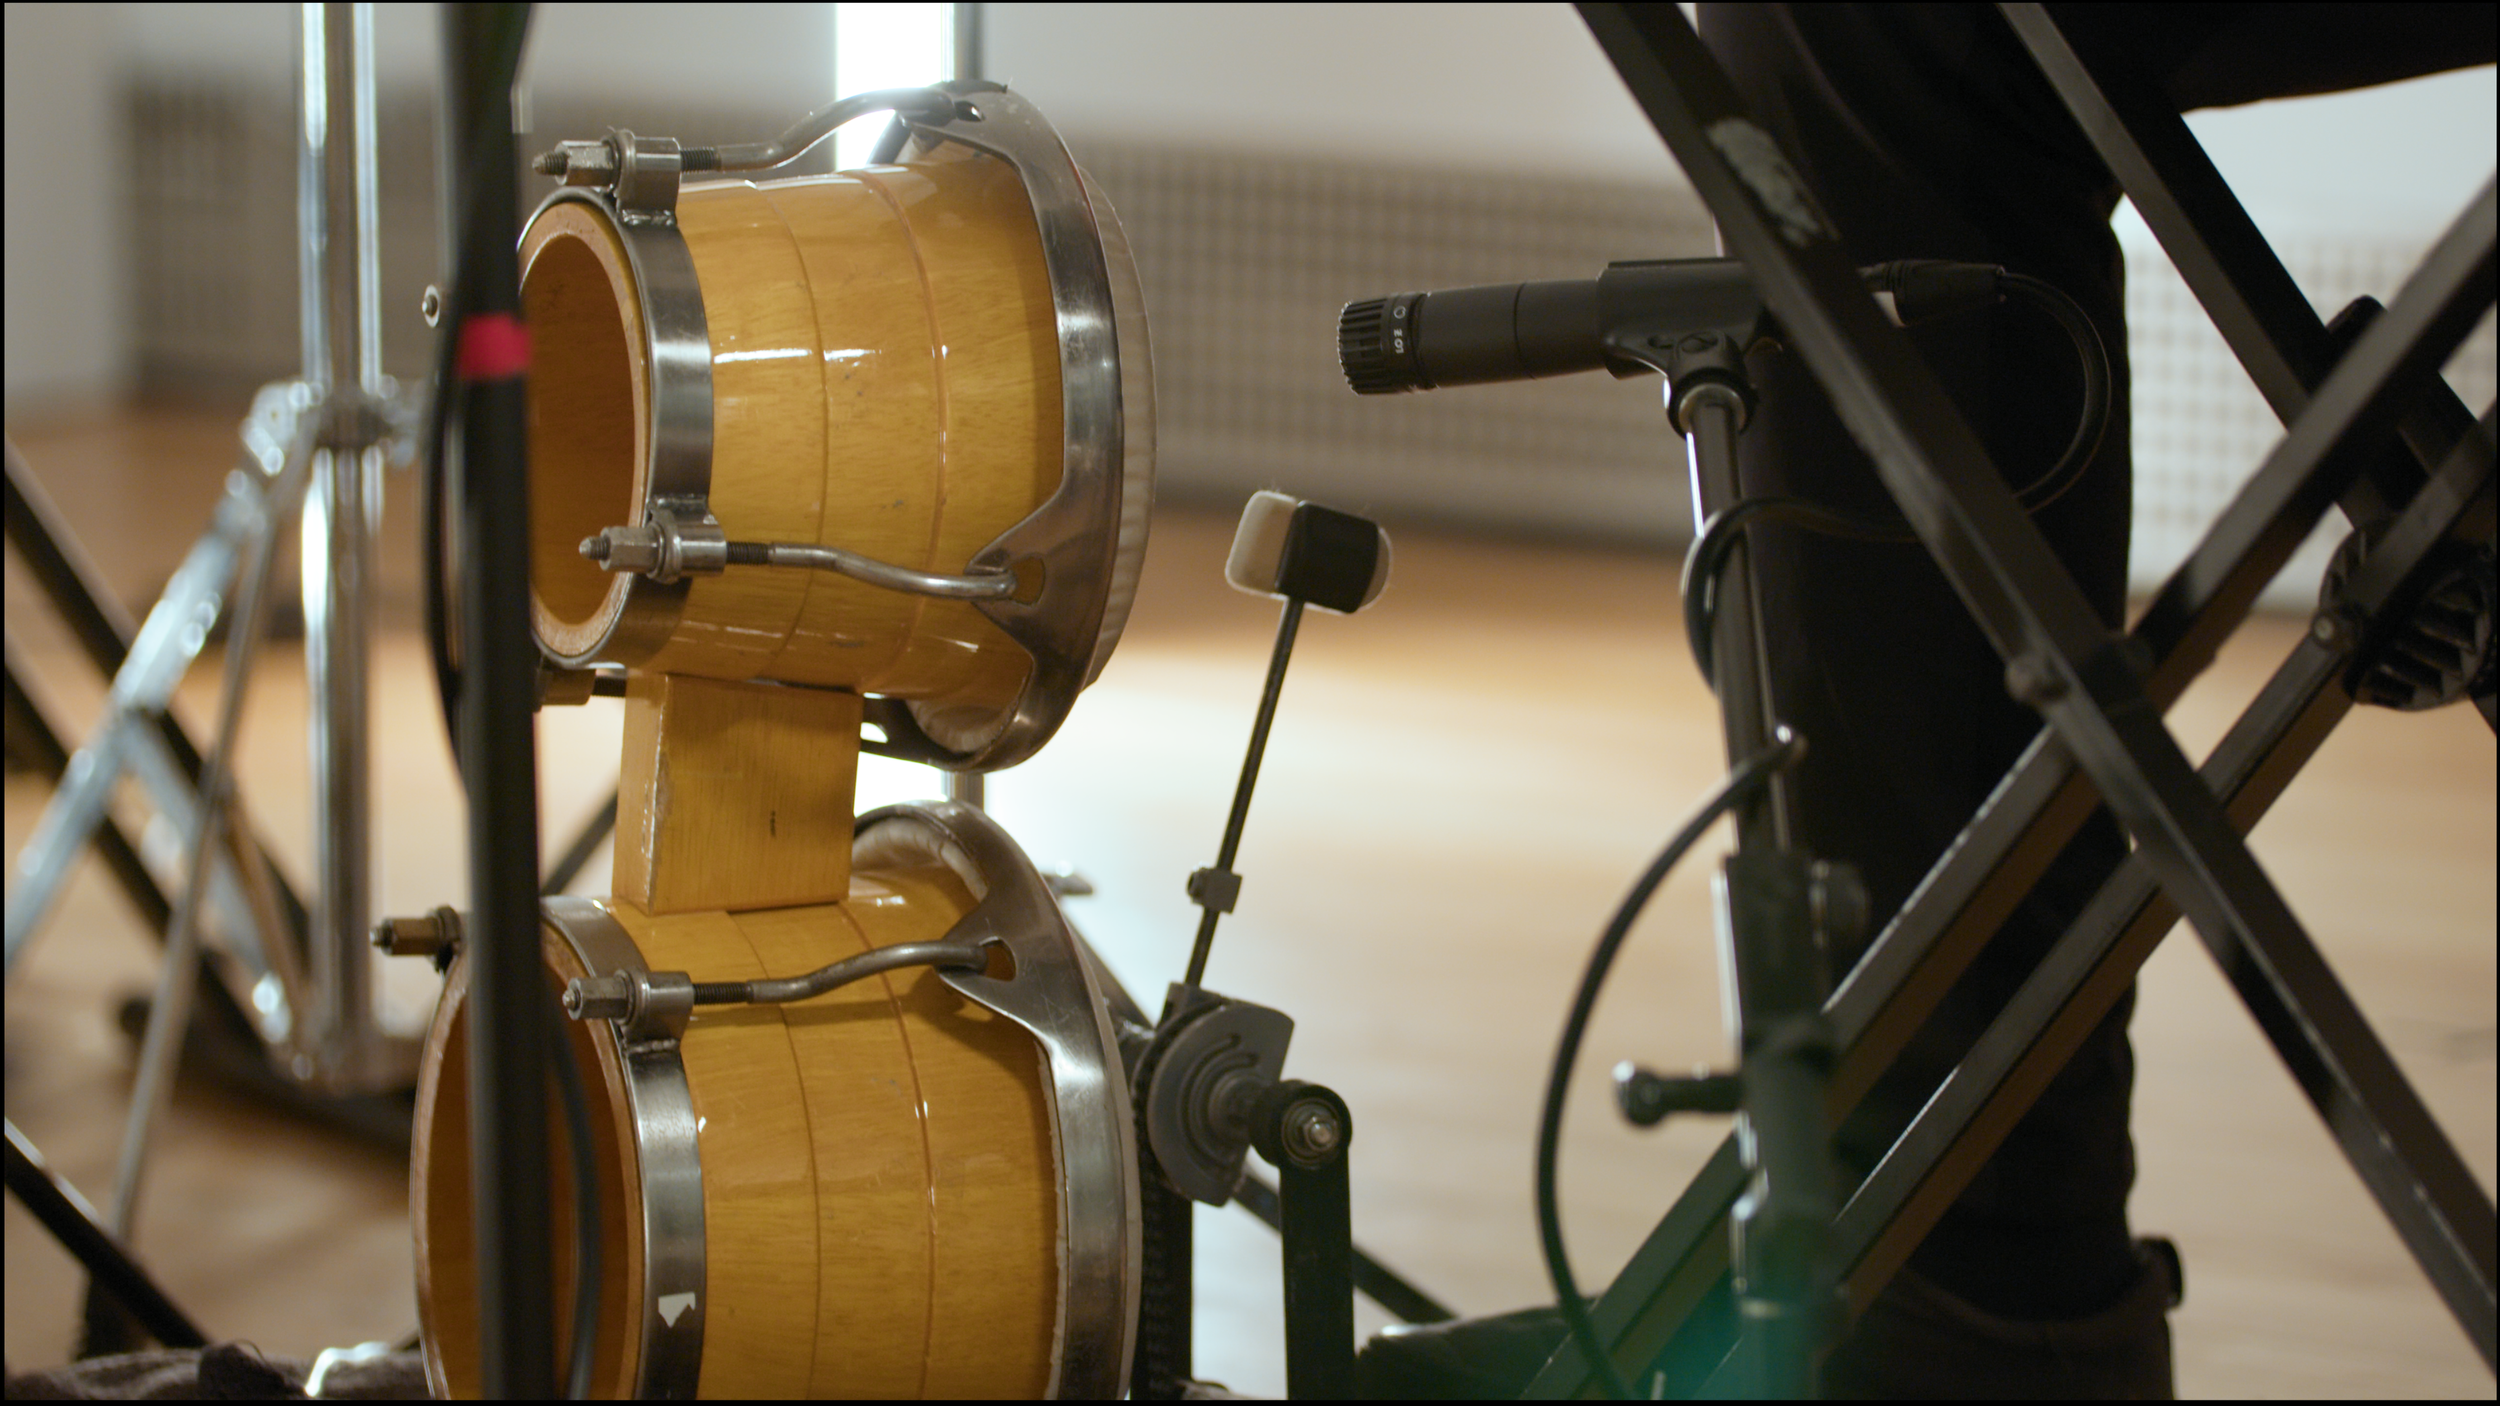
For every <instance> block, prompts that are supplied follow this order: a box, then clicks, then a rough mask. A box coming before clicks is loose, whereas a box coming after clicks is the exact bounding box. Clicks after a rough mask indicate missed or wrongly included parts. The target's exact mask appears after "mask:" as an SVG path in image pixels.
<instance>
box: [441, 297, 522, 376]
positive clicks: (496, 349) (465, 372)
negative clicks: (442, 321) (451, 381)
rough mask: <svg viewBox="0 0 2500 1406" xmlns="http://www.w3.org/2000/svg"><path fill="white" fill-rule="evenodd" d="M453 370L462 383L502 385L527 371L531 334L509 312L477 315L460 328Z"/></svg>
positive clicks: (519, 320)
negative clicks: (501, 383) (458, 344)
mask: <svg viewBox="0 0 2500 1406" xmlns="http://www.w3.org/2000/svg"><path fill="white" fill-rule="evenodd" d="M454 367H455V369H456V370H457V371H458V372H459V374H460V379H461V380H464V381H501V380H507V379H509V378H511V377H514V376H518V375H521V374H522V373H523V372H526V371H528V370H529V367H530V330H529V328H528V327H526V326H524V325H523V324H522V322H521V319H519V318H517V317H514V316H513V315H512V314H510V313H508V312H489V313H480V314H478V315H477V316H475V317H472V318H470V319H469V320H468V321H467V322H465V323H463V324H461V328H460V355H459V357H458V358H457V359H456V360H455V362H454Z"/></svg>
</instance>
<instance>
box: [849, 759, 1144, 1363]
mask: <svg viewBox="0 0 2500 1406" xmlns="http://www.w3.org/2000/svg"><path fill="white" fill-rule="evenodd" d="M927 863H938V864H943V865H945V866H946V867H947V868H949V869H951V870H953V871H954V872H955V875H956V877H958V878H960V879H961V880H963V883H964V886H965V887H966V888H967V889H969V890H971V892H972V895H973V898H974V900H975V904H974V907H973V909H972V911H971V912H969V913H966V914H965V915H964V916H963V918H962V920H961V921H959V922H957V923H956V924H955V926H954V928H953V929H952V930H950V931H949V932H948V933H947V937H948V939H949V940H950V941H975V942H978V941H986V940H991V939H995V940H997V941H1000V942H1003V943H1004V944H1006V947H1007V951H1008V953H1009V955H1011V956H1012V957H1013V958H1014V959H1015V975H1014V976H1013V977H1011V978H1008V979H1004V980H1001V979H999V978H996V977H992V976H989V975H987V974H985V973H982V972H978V971H959V970H948V969H943V968H941V969H940V971H939V975H940V977H941V978H942V979H944V981H945V982H946V984H947V985H949V986H951V987H953V988H954V989H955V990H956V991H957V992H958V993H960V994H961V995H963V996H964V997H965V998H967V999H969V1000H972V1001H977V1002H979V1003H980V1004H981V1005H983V1006H986V1007H988V1008H989V1009H991V1010H993V1011H996V1012H997V1013H998V1014H1000V1015H1002V1016H1005V1017H1006V1018H1007V1019H1009V1020H1012V1021H1014V1022H1015V1023H1016V1024H1018V1025H1020V1026H1022V1027H1024V1029H1025V1030H1026V1031H1027V1032H1029V1033H1030V1034H1031V1035H1032V1036H1033V1038H1034V1039H1035V1040H1037V1041H1039V1042H1040V1043H1041V1046H1042V1051H1043V1055H1044V1060H1043V1070H1044V1072H1045V1073H1046V1074H1047V1075H1048V1077H1049V1080H1050V1095H1051V1106H1050V1109H1049V1112H1050V1121H1051V1135H1052V1141H1053V1142H1054V1143H1055V1144H1056V1146H1057V1149H1058V1153H1059V1170H1060V1178H1059V1207H1060V1226H1061V1231H1062V1233H1061V1237H1060V1251H1059V1256H1060V1257H1059V1323H1058V1341H1059V1351H1058V1354H1057V1356H1056V1360H1055V1361H1054V1363H1053V1366H1052V1380H1051V1393H1050V1394H1051V1395H1053V1396H1057V1397H1091V1398H1103V1399H1117V1398H1119V1397H1122V1396H1125V1395H1127V1393H1128V1369H1129V1359H1130V1355H1131V1353H1132V1352H1133V1351H1134V1349H1135V1347H1136V1338H1137V1312H1138V1290H1139V1280H1140V1276H1141V1273H1142V1262H1143V1238H1142V1237H1143V1232H1142V1214H1143V1213H1142V1209H1141V1207H1142V1200H1141V1193H1140V1192H1139V1190H1138V1179H1137V1178H1138V1172H1137V1132H1136V1119H1135V1113H1134V1111H1133V1108H1132V1105H1131V1103H1130V1099H1129V1087H1128V1079H1127V1076H1126V1074H1125V1073H1124V1069H1123V1065H1122V1063H1121V1059H1120V1047H1119V1042H1118V1039H1117V1037H1116V1034H1115V1031H1114V1029H1113V1026H1112V1021H1111V1013H1110V1004H1109V1000H1108V999H1107V997H1106V995H1105V993H1104V991H1103V990H1102V988H1101V986H1100V985H1099V984H1098V983H1097V981H1096V980H1095V976H1094V972H1093V970H1092V967H1091V965H1090V964H1089V962H1088V960H1087V954H1086V953H1085V951H1084V944H1083V941H1082V940H1081V939H1080V938H1079V937H1078V936H1077V935H1076V932H1075V931H1074V930H1073V929H1072V928H1070V927H1069V926H1068V922H1067V919H1066V917H1065V916H1064V915H1062V914H1061V912H1060V911H1059V902H1058V900H1057V899H1056V898H1054V897H1052V895H1051V892H1050V888H1049V885H1048V884H1046V883H1045V882H1044V881H1043V879H1042V876H1041V873H1040V872H1039V871H1038V870H1036V869H1035V868H1034V867H1033V861H1032V860H1030V859H1028V858H1026V857H1025V854H1024V851H1023V850H1021V849H1019V848H1018V847H1017V846H1016V843H1015V841H1014V840H1013V839H1011V838H1009V837H1008V834H1007V832H1006V831H1005V830H1003V829H1001V828H999V825H998V822H997V821H995V820H992V819H991V818H990V817H989V816H988V815H987V814H985V813H984V812H982V811H981V810H979V809H977V808H975V807H972V806H968V805H963V804H961V803H959V802H955V801H938V802H932V803H928V804H925V805H902V806H886V807H883V808H881V809H878V810H873V811H870V812H869V813H868V814H866V815H863V816H861V817H860V818H859V824H858V829H857V832H856V838H855V839H854V841H853V842H852V864H853V866H854V868H856V869H859V870H867V869H872V868H883V867H892V866H897V865H910V864H927Z"/></svg>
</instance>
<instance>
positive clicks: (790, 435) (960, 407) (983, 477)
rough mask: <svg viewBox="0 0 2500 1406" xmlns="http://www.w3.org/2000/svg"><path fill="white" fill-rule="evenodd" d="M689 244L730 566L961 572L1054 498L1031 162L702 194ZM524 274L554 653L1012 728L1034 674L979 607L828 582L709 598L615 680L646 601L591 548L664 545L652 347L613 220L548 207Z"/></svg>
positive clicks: (691, 586) (525, 254) (1057, 444)
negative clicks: (761, 547)
mask: <svg viewBox="0 0 2500 1406" xmlns="http://www.w3.org/2000/svg"><path fill="white" fill-rule="evenodd" d="M676 218H677V227H678V230H679V231H680V233H681V234H682V236H683V239H684V242H685V248H686V250H687V252H688V254H689V255H690V257H691V259H692V263H693V267H694V271H695V274H696V277H697V279H698V281H699V282H700V284H701V292H702V305H703V314H704V320H705V323H706V330H707V333H708V338H709V355H710V370H711V377H712V418H713V423H712V428H711V436H710V441H711V485H710V495H709V507H710V510H711V512H712V514H713V516H714V517H715V518H716V519H717V520H718V521H719V523H720V525H721V528H722V530H723V531H724V532H725V533H726V534H727V536H728V537H729V538H730V539H731V540H733V541H734V540H754V541H782V542H799V543H809V544H818V545H824V546H832V547H840V548H844V549H847V550H850V551H854V552H858V553H861V554H863V555H866V556H869V557H873V558H876V559H878V560H880V561H886V562H890V563H893V564H896V565H900V566H905V567H910V568H914V569H918V570H924V571H933V572H942V573H952V572H960V571H961V570H963V568H964V566H965V564H966V562H967V561H968V560H969V558H970V557H971V556H972V555H973V554H974V553H975V552H977V551H978V550H979V549H980V548H982V547H984V546H986V545H988V544H989V543H990V542H991V541H992V540H994V539H995V538H996V537H997V536H998V535H999V534H1001V533H1002V532H1004V531H1006V530H1007V529H1008V528H1010V527H1012V526H1014V525H1015V524H1016V523H1018V522H1020V521H1022V520H1023V519H1024V518H1025V517H1026V516H1027V515H1028V514H1030V513H1031V512H1032V511H1033V509H1034V508H1035V507H1037V506H1038V505H1039V504H1041V503H1042V502H1043V501H1045V500H1046V499H1047V498H1048V497H1049V496H1050V494H1051V493H1052V491H1053V490H1054V489H1056V488H1057V486H1058V484H1059V480H1060V476H1061V466H1062V452H1063V434H1062V404H1061V388H1060V375H1059V343H1058V340H1057V326H1056V320H1055V317H1056V314H1055V311H1054V304H1053V301H1052V296H1051V289H1050V281H1049V273H1048V270H1047V268H1046V267H1045V264H1044V261H1043V257H1042V252H1041V246H1040V242H1039V237H1038V235H1037V234H1036V231H1035V225H1034V218H1033V213H1032V209H1031V204H1030V201H1029V199H1028V197H1027V194H1026V192H1025V188H1024V186H1023V184H1022V182H1021V180H1020V179H1019V178H1018V176H1017V174H1016V172H1015V170H1014V168H1013V167H1011V166H1009V165H1008V164H1007V163H1006V162H1003V161H1000V160H997V159H996V158H992V157H988V156H984V155H980V154H977V153H974V152H972V151H970V150H968V149H965V148H963V147H959V146H952V145H945V146H940V147H938V148H936V149H935V150H933V151H932V152H930V153H929V154H928V155H927V156H925V157H921V158H917V159H915V160H913V161H912V162H911V163H909V164H907V165H901V166H886V167H877V168H872V169H870V170H865V171H855V172H846V173H843V174H841V175H835V176H821V177H805V178H799V179H793V180H781V181H766V182H761V183H756V182H745V181H736V182H718V183H710V184H702V185H690V186H688V187H687V188H686V189H685V190H684V192H683V193H682V194H681V195H680V197H679V199H678V202H677V212H676ZM521 259H522V267H523V293H524V301H525V303H526V305H527V312H528V316H529V319H530V323H531V326H532V331H533V339H534V357H535V362H534V365H533V369H532V373H531V374H532V381H531V406H532V444H531V453H532V469H531V473H532V479H533V497H534V502H535V507H534V509H533V511H534V513H535V514H536V521H535V523H534V533H533V543H532V545H533V549H534V553H535V556H534V561H533V567H532V571H533V578H534V580H533V586H534V589H533V593H532V594H533V599H532V615H533V623H534V626H535V628H536V630H537V632H538V634H539V637H540V639H541V641H542V643H544V644H545V645H546V646H547V647H548V649H549V651H550V652H551V653H552V654H554V655H556V656H557V657H558V658H560V659H572V660H580V661H587V660H590V659H594V658H595V659H598V660H599V662H610V663H630V664H633V665H636V666H637V667H643V668H648V669H651V670H655V671H660V672H669V673H681V674H693V675H700V676H703V677H709V678H720V679H768V680H774V681H779V682H786V683H802V684H815V685H822V686H830V687H838V688H843V689H848V690H852V691H855V692H860V693H868V694H880V695H886V696H892V697H900V698H909V699H915V700H928V701H930V702H932V703H933V704H934V705H935V706H937V707H938V708H940V709H943V710H946V711H949V712H955V711H960V712H962V713H963V714H965V715H967V716H972V717H978V716H981V715H983V714H986V713H992V712H997V711H1001V710H1004V709H1005V708H1007V707H1009V706H1010V705H1012V703H1013V702H1014V700H1015V697H1016V695H1017V692H1018V690H1019V689H1020V688H1021V687H1022V685H1023V682H1024V679H1025V676H1026V673H1027V671H1028V669H1029V661H1028V658H1027V656H1026V655H1025V654H1024V652H1023V651H1022V650H1021V649H1019V648H1018V647H1017V646H1015V645H1014V644H1012V643H1011V642H1010V641H1008V640H1007V638H1006V637H1005V636H1004V635H1003V634H1002V633H1001V632H1000V631H999V630H998V629H997V628H996V626H994V625H993V624H991V622H990V621H989V620H987V619H986V618H984V617H983V616H982V615H981V614H980V612H979V611H978V610H977V609H975V608H974V607H973V606H972V605H970V604H968V603H964V602H959V601H944V600H935V599H930V598H925V597H920V596H912V595H905V594H901V593H898V592H895V591H892V590H888V589H885V588H882V587H877V586H871V585H867V584H865V583H862V582H858V581H854V580H850V579H847V578H844V577H839V576H835V575H832V574H830V573H826V572H811V571H801V570H795V569H787V568H764V567H733V568H731V569H730V570H729V571H727V572H726V573H723V574H721V575H718V576H707V577H698V578H695V579H693V580H692V581H691V582H690V583H688V584H687V585H686V586H685V587H684V594H683V599H682V604H681V605H680V606H679V608H678V610H677V619H676V622H675V626H674V628H673V629H672V630H670V631H669V633H668V635H667V637H666V640H665V642H664V643H662V644H660V645H659V647H658V648H657V650H656V652H653V653H650V654H647V655H643V656H641V657H637V658H631V659H626V658H616V659H609V658H606V657H604V656H603V655H601V654H600V653H599V648H598V646H599V642H600V640H601V639H602V638H604V637H605V635H606V634H607V633H608V631H609V629H610V627H611V625H612V623H613V621H614V620H615V618H616V616H617V614H618V612H619V611H620V610H621V609H623V608H624V604H625V597H626V594H627V592H628V590H629V589H631V588H632V586H633V583H631V582H630V581H629V579H628V578H627V577H626V576H624V575H622V574H618V575H613V576H612V575H610V574H609V573H607V572H605V571H602V570H601V569H599V568H598V567H596V566H594V565H593V564H591V563H590V562H588V561H585V560H584V559H582V558H581V557H580V556H579V555H578V553H577V551H576V547H577V545H578V543H579V542H580V540H581V539H582V538H584V537H588V536H590V535H593V534H595V533H596V532H598V531H599V530H600V529H601V528H604V527H609V526H617V525H632V524H637V523H639V522H641V520H642V510H643V502H644V497H645V493H646V490H647V487H648V482H649V478H648V475H649V465H650V459H651V445H652V438H653V433H654V430H653V424H652V412H651V404H650V402H651V380H650V371H649V367H648V365H647V364H646V363H645V360H644V358H645V357H646V356H647V345H648V344H647V340H646V339H647V336H648V332H647V329H646V328H645V327H644V324H643V315H642V311H641V305H640V296H639V293H638V291H637V283H636V276H635V272H634V269H633V266H632V261H631V259H629V258H628V256H627V252H626V248H625V244H624V242H623V239H622V238H621V237H620V235H619V234H618V232H617V230H616V228H615V226H614V222H613V219H612V217H611V216H610V215H609V214H608V213H607V211H606V210H605V209H604V208H603V207H601V206H598V205H596V204H593V203H590V202H587V201H557V202H552V203H550V204H549V205H548V206H547V207H545V208H544V209H542V210H541V212H540V213H539V215H538V216H537V217H536V218H535V219H534V220H533V221H532V222H531V224H530V227H529V229H528V231H527V232H526V233H525V234H524V236H523V238H522V249H521ZM620 358H621V359H622V364H621V365H620V364H619V360H620ZM643 584H644V585H645V586H647V585H648V583H643Z"/></svg>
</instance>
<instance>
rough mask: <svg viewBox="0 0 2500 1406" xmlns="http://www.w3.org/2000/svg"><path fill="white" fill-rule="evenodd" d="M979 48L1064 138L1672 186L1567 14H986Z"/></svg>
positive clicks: (1640, 123)
mask: <svg viewBox="0 0 2500 1406" xmlns="http://www.w3.org/2000/svg"><path fill="white" fill-rule="evenodd" d="M983 44H984V47H985V50H986V53H985V56H984V64H985V67H986V68H987V69H988V76H989V77H992V78H996V79H1000V80H1002V81H1005V82H1008V83H1011V84H1013V85H1015V86H1016V87H1017V88H1019V89H1021V90H1022V91H1023V92H1024V93H1026V94H1027V95H1028V96H1030V97H1031V98H1032V99H1033V100H1034V101H1035V102H1036V103H1037V104H1039V105H1040V107H1041V109H1042V110H1043V111H1044V112H1046V113H1049V114H1050V117H1051V120H1052V121H1053V122H1054V123H1056V124H1057V125H1059V126H1061V127H1063V128H1065V129H1067V130H1068V131H1070V132H1072V133H1083V132H1088V131H1093V132H1104V133H1110V134H1119V135H1126V136H1130V137H1143V136H1147V135H1149V134H1151V135H1153V136H1155V137H1156V138H1158V139H1161V138H1171V139H1175V140H1181V141H1192V142H1204V143H1208V144H1211V145H1219V146H1227V147H1234V148H1253V149H1261V150H1273V151H1289V152H1300V153H1308V154H1311V155H1314V156H1323V157H1324V156H1331V155H1334V156H1339V157H1352V158H1359V159H1362V160H1366V161H1372V160H1378V161H1389V162H1413V163H1417V164H1423V165H1432V166H1485V167H1490V168H1494V169H1524V170H1555V171H1569V172H1578V173H1583V174H1594V175H1606V176H1613V177H1618V178H1625V179H1634V180H1640V179H1655V180H1672V181H1680V180H1681V174H1680V173H1679V172H1678V171H1676V169H1675V166H1674V163H1673V162H1672V161H1671V160H1670V159H1669V158H1668V156H1667V154H1666V148H1665V146H1664V145H1663V144H1662V143H1660V141H1659V140H1658V138H1657V136H1656V135H1655V134H1654V133H1653V132H1651V130H1650V128H1649V124H1648V122H1647V121H1646V120H1644V119H1643V118H1642V116H1641V114H1640V109H1639V108H1638V107H1636V106H1635V105H1634V104H1633V102H1632V99H1631V96H1630V95H1629V94H1628V93H1626V92H1625V91H1624V90H1623V85H1622V83H1621V82H1620V81H1619V80H1617V79H1616V77H1615V74H1614V69H1613V68H1612V67H1611V66H1610V65H1608V64H1607V62H1606V58H1605V55H1604V54H1603V53H1602V52H1600V51H1599V49H1598V47H1597V41H1596V40H1595V39H1593V38H1591V37H1590V35H1589V32H1588V28H1587V26H1585V25H1583V24H1582V23H1581V22H1580V19H1579V16H1578V15H1577V14H1575V13H1574V12H1573V11H1572V9H1571V7H1570V6H1568V5H1560V4H1554V5H1519V4H1503V5H1495V4H1466V5H1384V4H1221V5H1123V4H1065V5H1063V4H992V5H991V6H990V7H989V18H988V34H987V35H986V36H985V37H984V40H983Z"/></svg>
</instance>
